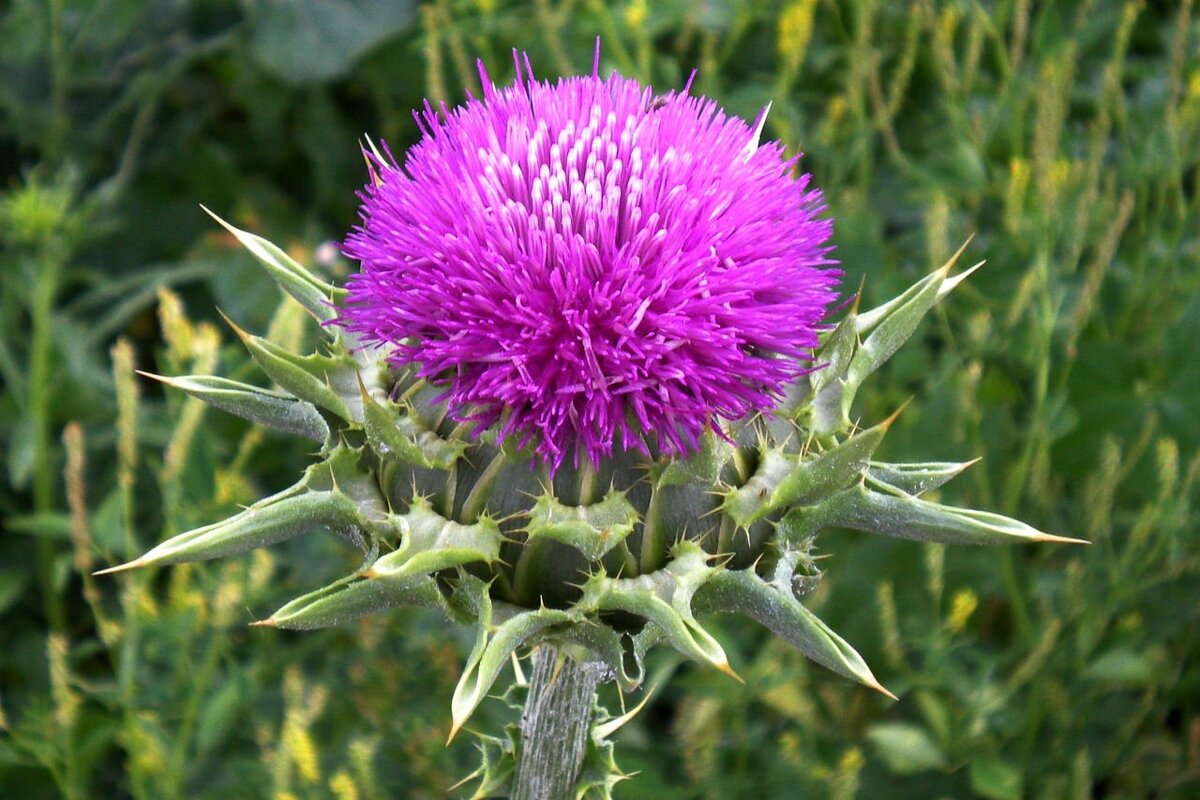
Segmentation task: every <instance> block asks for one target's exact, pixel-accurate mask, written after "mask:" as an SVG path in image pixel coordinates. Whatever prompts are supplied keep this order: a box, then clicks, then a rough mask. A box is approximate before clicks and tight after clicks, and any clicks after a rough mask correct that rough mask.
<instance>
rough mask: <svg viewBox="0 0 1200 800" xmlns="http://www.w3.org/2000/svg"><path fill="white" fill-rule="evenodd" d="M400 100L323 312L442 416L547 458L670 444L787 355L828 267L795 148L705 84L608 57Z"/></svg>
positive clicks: (806, 332) (731, 404)
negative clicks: (331, 312) (463, 93)
mask: <svg viewBox="0 0 1200 800" xmlns="http://www.w3.org/2000/svg"><path fill="white" fill-rule="evenodd" d="M597 73H598V69H594V70H593V74H592V75H591V76H582V77H571V78H564V79H562V80H560V81H558V82H557V83H555V84H551V83H548V82H539V81H536V80H535V79H534V77H533V74H532V71H531V70H530V69H529V64H528V60H527V59H526V61H525V71H524V74H522V70H521V62H520V61H518V62H517V79H516V81H515V83H514V85H513V86H510V87H508V88H505V89H497V88H496V86H495V85H494V84H493V83H492V82H491V80H490V79H489V78H488V76H487V73H486V72H485V71H484V69H483V65H482V63H480V76H481V78H482V83H483V86H484V96H483V99H482V100H479V99H476V98H473V97H469V98H468V101H467V103H466V104H465V105H463V106H460V107H458V108H455V109H453V110H447V109H446V107H445V106H444V105H443V106H442V108H441V113H440V115H439V113H437V112H436V111H435V110H434V109H433V108H431V107H430V106H429V104H428V103H426V106H425V110H424V113H423V114H419V115H416V116H417V121H418V124H419V125H420V126H421V128H422V131H423V133H424V137H423V138H422V139H421V141H420V142H418V143H417V144H416V145H415V146H413V147H412V149H410V150H409V151H408V154H407V156H406V157H405V159H404V164H403V166H400V165H399V164H397V163H396V161H395V159H394V158H393V157H392V156H391V153H390V151H387V150H386V148H385V151H384V152H385V153H386V154H387V157H386V158H383V159H381V158H378V157H375V156H368V160H369V162H370V164H371V173H372V181H371V183H370V184H369V185H368V186H367V187H366V189H365V190H364V191H363V192H362V193H361V197H362V200H363V207H362V211H361V214H362V220H363V221H362V224H361V226H359V227H357V228H355V230H354V231H353V232H352V233H351V235H350V236H349V237H348V239H347V241H346V244H345V251H346V253H347V255H349V256H350V257H352V258H355V259H358V260H360V261H361V262H362V270H361V272H359V273H357V274H355V275H354V276H352V277H351V278H350V281H349V287H348V288H349V298H348V301H347V303H346V305H345V307H344V309H343V310H342V312H341V319H340V324H342V325H344V326H345V327H346V328H348V329H349V330H351V331H354V332H356V333H358V334H359V335H361V336H362V337H363V338H364V339H365V340H366V341H369V342H373V343H376V344H380V345H382V346H383V347H384V348H386V349H387V350H388V352H389V357H390V359H391V360H392V361H393V362H395V363H398V364H399V363H413V362H415V363H417V364H419V367H420V374H421V376H423V377H427V378H429V379H431V380H432V381H434V382H437V383H439V384H440V385H443V386H444V387H445V394H444V396H443V399H444V400H446V401H447V402H448V404H449V407H450V410H451V412H452V414H453V416H454V417H455V418H456V419H459V420H470V421H474V422H476V423H477V428H476V430H480V429H482V428H486V427H488V426H491V425H493V424H497V423H498V424H499V425H500V428H499V434H500V436H501V438H507V437H513V438H515V439H516V440H517V441H518V443H519V444H520V446H524V445H525V444H528V443H530V442H532V443H533V445H534V447H535V451H536V453H537V454H538V456H539V457H540V458H541V459H542V460H543V461H545V462H547V463H549V464H550V465H551V467H552V468H553V469H557V467H558V466H559V465H560V464H561V462H562V459H563V458H564V456H565V455H566V454H567V453H569V452H571V451H572V450H573V451H574V458H575V460H576V462H577V463H578V460H579V457H580V454H581V453H583V454H586V455H587V457H589V458H590V459H591V461H592V462H593V463H594V464H598V463H599V462H600V460H601V458H602V457H604V456H606V455H609V454H611V453H612V452H613V450H614V448H616V449H618V450H619V449H622V448H626V447H635V448H637V449H639V450H641V451H642V452H649V446H650V444H651V443H653V444H654V445H655V446H656V447H657V449H658V450H659V451H661V452H665V453H672V454H685V453H687V452H690V451H692V450H694V449H695V448H696V446H697V443H698V437H699V435H700V434H701V433H702V432H703V431H704V429H705V428H706V427H712V428H713V429H714V430H718V431H719V428H718V427H717V426H718V418H724V419H727V420H736V419H740V418H743V417H745V416H747V415H749V414H751V413H754V412H755V411H762V410H769V409H771V408H773V407H774V406H775V404H776V402H777V400H778V398H779V396H780V395H781V393H782V390H783V388H784V387H785V386H786V384H787V383H789V382H790V381H792V380H794V379H795V378H796V377H798V376H799V375H800V374H802V373H803V372H805V371H806V370H807V369H808V367H806V365H807V364H809V363H810V361H811V354H812V349H813V348H814V347H815V346H816V345H817V343H818V341H817V331H818V329H819V325H820V322H821V319H822V318H823V317H824V315H825V310H826V307H827V306H828V305H829V303H830V302H831V301H832V300H833V299H834V298H835V297H836V286H837V282H838V277H839V276H840V274H841V273H840V271H838V270H836V269H833V268H830V265H831V264H833V263H834V262H833V261H831V260H830V258H829V255H830V251H831V249H832V248H831V247H830V246H828V245H827V244H826V243H827V241H828V240H829V237H830V234H831V232H832V223H831V222H830V221H829V220H828V219H820V218H818V215H819V214H820V213H821V212H822V211H823V210H824V205H823V202H822V199H821V193H820V192H819V191H818V190H816V189H811V188H809V178H810V176H809V175H807V174H805V175H801V176H800V177H799V178H796V177H794V175H793V173H794V167H795V165H796V163H797V159H798V157H797V158H790V159H789V158H785V156H784V148H783V146H782V145H781V144H780V143H779V142H769V143H767V144H762V145H760V144H759V134H760V133H761V130H762V126H763V123H764V122H765V118H766V110H765V109H764V111H763V113H762V114H760V116H759V118H758V120H757V121H756V122H755V124H754V125H753V126H751V125H748V124H747V123H746V122H745V121H743V120H741V119H739V118H736V117H729V116H726V115H725V113H724V112H723V111H722V110H721V109H720V108H719V107H718V106H717V105H716V104H715V103H714V102H713V101H711V100H708V99H705V98H703V97H694V96H690V95H689V94H688V93H687V91H688V88H689V87H690V84H691V82H690V81H689V82H688V86H686V87H685V88H684V90H683V92H681V93H675V92H671V93H668V94H665V95H662V96H659V97H655V96H654V94H653V93H652V91H651V90H650V89H649V88H646V87H642V86H641V85H639V84H638V83H637V81H634V80H630V79H627V78H622V77H620V76H617V75H613V76H612V77H610V78H608V79H602V78H600V77H599V75H598V74H597Z"/></svg>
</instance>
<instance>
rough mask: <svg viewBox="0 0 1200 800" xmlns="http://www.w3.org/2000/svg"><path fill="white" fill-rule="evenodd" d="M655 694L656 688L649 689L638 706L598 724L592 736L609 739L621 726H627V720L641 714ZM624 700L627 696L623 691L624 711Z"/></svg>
mask: <svg viewBox="0 0 1200 800" xmlns="http://www.w3.org/2000/svg"><path fill="white" fill-rule="evenodd" d="M653 696H654V690H653V689H647V690H646V696H645V697H643V698H642V702H640V703H638V704H637V705H636V706H634V707H633V708H632V709H630V710H629V711H625V712H624V713H623V714H621V716H619V717H617V718H616V719H612V720H609V721H608V722H605V723H603V724H602V725H597V726H596V729H595V730H594V731H592V736H593V737H594V738H596V739H600V740H603V739H607V738H608V737H609V736H611V735H613V734H614V733H616V732H617V731H619V730H620V729H621V728H623V727H625V724H626V723H627V722H629V721H630V720H631V719H633V718H634V717H636V716H637V715H638V714H640V713H641V711H642V709H643V708H645V707H646V704H647V703H649V702H650V698H651V697H653ZM624 702H625V696H624V694H623V693H622V695H621V703H622V710H623V711H624Z"/></svg>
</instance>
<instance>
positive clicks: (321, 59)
mask: <svg viewBox="0 0 1200 800" xmlns="http://www.w3.org/2000/svg"><path fill="white" fill-rule="evenodd" d="M415 5H416V4H415V3H412V2H410V1H409V0H260V2H257V3H251V4H250V6H249V8H248V9H247V15H248V16H249V18H250V22H251V31H252V32H251V34H250V36H251V49H252V52H253V55H254V58H255V60H257V61H258V62H259V63H260V64H262V65H263V66H264V67H266V68H267V69H268V70H270V71H271V72H273V73H275V74H276V75H278V76H279V77H281V78H283V79H284V80H286V81H287V82H289V83H293V84H304V83H313V82H316V81H327V80H333V79H335V78H340V77H342V76H343V75H345V74H346V73H347V72H349V71H350V70H351V69H352V68H353V67H354V66H355V64H356V63H357V61H358V59H359V58H360V57H361V56H363V55H364V54H365V53H366V52H367V51H368V50H370V49H371V48H373V47H375V46H376V45H378V44H380V43H382V42H383V41H385V40H387V39H388V38H390V37H392V36H394V35H396V34H398V33H400V32H402V31H404V30H406V29H407V28H408V27H409V26H410V25H411V24H412V23H413V20H414V19H415V18H416V14H415V9H414V6H415Z"/></svg>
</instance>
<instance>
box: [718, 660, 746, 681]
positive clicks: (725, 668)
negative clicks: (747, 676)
mask: <svg viewBox="0 0 1200 800" xmlns="http://www.w3.org/2000/svg"><path fill="white" fill-rule="evenodd" d="M713 666H714V667H716V668H717V669H719V670H720V671H721V672H724V673H725V674H726V675H728V676H729V677H731V678H733V679H734V680H735V681H737V682H738V683H740V684H741V685H742V686H745V685H746V682H745V681H744V680H742V676H741V675H738V674H737V673H736V672H734V671H733V667H731V666H729V662H728V661H722V662H721V663H717V662H715V661H714V662H713Z"/></svg>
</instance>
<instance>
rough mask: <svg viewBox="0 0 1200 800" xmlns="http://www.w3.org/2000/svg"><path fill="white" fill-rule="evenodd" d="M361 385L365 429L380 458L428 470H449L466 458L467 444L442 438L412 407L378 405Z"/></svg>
mask: <svg viewBox="0 0 1200 800" xmlns="http://www.w3.org/2000/svg"><path fill="white" fill-rule="evenodd" d="M358 385H359V396H360V397H361V398H362V409H363V429H364V430H365V431H366V433H367V442H368V443H369V444H370V445H371V449H372V450H374V451H375V452H376V453H377V454H378V455H379V457H380V458H391V459H399V460H400V461H403V462H405V463H408V464H412V465H414V466H417V467H423V468H425V469H441V470H449V469H450V468H452V467H453V466H454V463H455V462H456V461H457V460H458V459H459V458H461V457H462V454H463V451H464V450H466V448H467V443H466V442H463V441H458V440H454V439H443V438H441V437H440V436H438V435H437V433H436V432H434V431H432V430H429V428H428V427H427V426H426V425H425V423H424V422H422V420H421V418H420V417H419V416H418V415H417V414H416V413H415V412H413V411H412V409H411V408H405V407H402V406H397V405H395V404H394V403H390V402H388V403H387V405H383V404H380V403H377V402H375V399H374V398H373V397H372V396H371V393H370V391H369V390H368V389H367V387H366V385H365V384H364V383H362V381H361V380H360V381H359V384H358Z"/></svg>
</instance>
